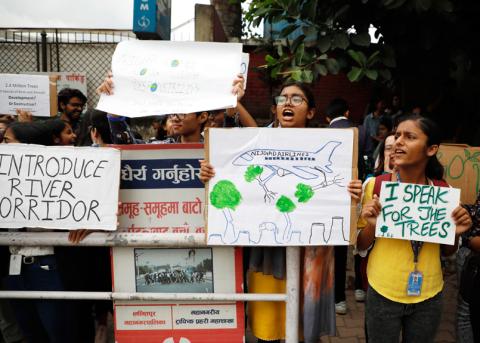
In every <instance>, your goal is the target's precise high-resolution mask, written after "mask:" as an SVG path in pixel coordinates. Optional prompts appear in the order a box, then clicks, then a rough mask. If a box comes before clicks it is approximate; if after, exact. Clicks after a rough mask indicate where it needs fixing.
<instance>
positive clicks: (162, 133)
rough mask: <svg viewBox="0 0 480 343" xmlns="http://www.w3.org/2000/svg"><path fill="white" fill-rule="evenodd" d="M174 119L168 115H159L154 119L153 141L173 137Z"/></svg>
mask: <svg viewBox="0 0 480 343" xmlns="http://www.w3.org/2000/svg"><path fill="white" fill-rule="evenodd" d="M172 126H173V124H172V120H171V119H170V118H169V117H168V116H158V117H155V118H154V119H153V121H152V128H153V130H154V131H155V137H153V138H151V139H150V142H151V141H163V140H166V139H169V138H170V137H173V128H172Z"/></svg>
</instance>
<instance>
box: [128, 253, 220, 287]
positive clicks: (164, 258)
mask: <svg viewBox="0 0 480 343" xmlns="http://www.w3.org/2000/svg"><path fill="white" fill-rule="evenodd" d="M134 256H135V283H136V291H137V292H147V293H213V287H214V283H213V263H212V262H213V260H212V249H211V248H202V249H161V248H154V249H135V251H134Z"/></svg>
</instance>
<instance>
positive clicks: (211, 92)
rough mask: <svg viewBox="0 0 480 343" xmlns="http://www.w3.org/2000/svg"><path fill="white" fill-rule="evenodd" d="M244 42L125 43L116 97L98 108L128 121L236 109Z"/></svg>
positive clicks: (116, 63)
mask: <svg viewBox="0 0 480 343" xmlns="http://www.w3.org/2000/svg"><path fill="white" fill-rule="evenodd" d="M241 63H242V45H241V44H239V43H210V42H170V41H124V42H121V43H118V45H117V48H116V50H115V53H114V54H113V58H112V72H113V82H114V87H115V88H114V94H113V95H110V96H107V95H102V96H101V97H100V101H99V102H98V105H97V108H98V109H99V110H102V111H106V112H108V113H113V114H118V115H123V116H127V117H142V116H151V115H161V114H169V113H191V112H198V111H206V110H214V109H221V108H231V107H235V106H236V104H237V100H236V96H235V95H233V94H232V93H231V90H232V81H233V80H234V78H235V76H236V75H237V74H238V73H239V66H241Z"/></svg>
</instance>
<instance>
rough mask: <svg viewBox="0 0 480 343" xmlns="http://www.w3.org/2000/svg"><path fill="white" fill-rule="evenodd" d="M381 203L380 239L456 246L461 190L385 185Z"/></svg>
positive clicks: (393, 183) (406, 184) (389, 183)
mask: <svg viewBox="0 0 480 343" xmlns="http://www.w3.org/2000/svg"><path fill="white" fill-rule="evenodd" d="M380 203H381V204H382V211H381V213H380V215H379V216H378V218H377V227H376V231H375V236H376V237H385V238H397V239H406V240H415V241H423V242H432V243H440V244H449V245H453V244H454V242H455V224H454V222H453V220H452V212H453V210H454V209H455V208H456V207H457V206H458V205H459V203H460V189H457V188H449V187H437V186H429V185H418V184H410V183H398V182H384V183H382V188H381V191H380Z"/></svg>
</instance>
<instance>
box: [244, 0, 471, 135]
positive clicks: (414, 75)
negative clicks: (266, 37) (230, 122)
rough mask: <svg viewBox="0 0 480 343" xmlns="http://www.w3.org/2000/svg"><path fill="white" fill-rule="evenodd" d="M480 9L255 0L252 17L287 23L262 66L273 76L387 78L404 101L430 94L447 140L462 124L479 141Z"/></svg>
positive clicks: (402, 1)
mask: <svg viewBox="0 0 480 343" xmlns="http://www.w3.org/2000/svg"><path fill="white" fill-rule="evenodd" d="M479 13H480V2H478V1H466V0H457V1H451V0H435V1H432V0H379V1H373V0H359V1H347V0H322V1H318V0H303V1H297V0H252V1H251V5H250V7H249V10H248V11H247V13H246V15H245V18H246V20H247V21H248V24H249V25H252V26H256V25H258V24H259V23H260V22H261V21H262V20H265V21H266V22H270V23H279V22H284V23H285V24H286V25H285V26H284V27H283V29H282V30H281V31H279V32H276V38H275V39H273V40H271V41H269V42H267V44H266V45H265V47H266V49H267V51H268V54H267V56H266V59H265V61H266V63H265V65H264V66H263V68H264V71H265V72H266V75H267V76H268V77H269V78H270V80H271V81H272V82H275V81H282V80H286V79H287V80H295V81H304V82H313V81H315V80H317V79H318V78H320V77H322V76H325V75H327V74H336V73H339V72H343V73H345V74H347V75H348V78H349V79H350V80H351V81H352V82H356V81H360V80H362V79H370V80H373V81H381V82H382V83H385V84H386V85H387V86H389V87H390V88H391V89H393V90H395V91H396V92H400V91H401V92H402V96H403V98H404V99H403V100H404V101H405V100H407V101H408V100H410V101H418V100H423V102H424V103H425V106H424V107H425V112H430V113H431V117H432V118H435V119H437V120H438V121H439V122H440V124H441V125H442V127H443V129H444V131H446V132H447V134H446V136H448V137H447V138H452V137H450V136H452V135H453V134H455V133H458V132H461V131H462V130H463V131H465V132H466V134H464V136H466V137H471V140H472V141H474V142H475V143H472V144H479V143H480V142H479V141H480V138H478V137H480V135H477V136H478V137H477V136H475V135H474V132H476V131H475V130H477V131H480V129H479V128H478V127H480V125H465V122H467V120H468V121H469V122H470V123H471V122H472V120H474V121H475V123H478V122H479V118H480V116H478V112H479V103H478V101H477V100H476V99H479V96H480V94H479V93H480V68H478V63H479V58H480V57H479V56H480V55H479V54H478V51H477V50H478V43H476V41H477V39H476V38H477V36H476V31H475V30H474V27H475V25H476V18H478V14H479ZM371 25H373V27H375V28H376V29H377V31H376V33H375V38H376V39H378V44H372V42H371V38H370V35H369V28H370V26H371ZM292 37H295V38H293V39H292ZM420 92H421V93H423V94H422V97H423V99H419V96H420V95H419V94H418V93H420ZM453 112H455V115H456V121H457V122H458V125H457V126H455V125H451V116H452V113H453ZM458 115H460V117H458ZM462 117H463V118H462ZM443 121H444V122H443ZM462 121H463V124H464V125H462ZM455 130H457V131H458V132H456V131H455ZM468 130H470V132H467V131H468ZM479 133H480V132H479ZM467 134H468V136H467Z"/></svg>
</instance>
